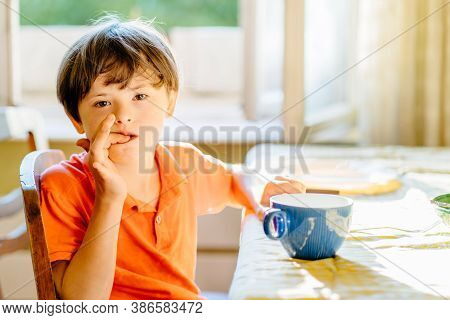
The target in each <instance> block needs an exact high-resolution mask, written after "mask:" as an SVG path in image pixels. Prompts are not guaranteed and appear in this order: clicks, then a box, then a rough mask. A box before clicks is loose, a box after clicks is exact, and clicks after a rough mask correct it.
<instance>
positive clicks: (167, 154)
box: [82, 141, 188, 213]
mask: <svg viewBox="0 0 450 320" xmlns="http://www.w3.org/2000/svg"><path fill="white" fill-rule="evenodd" d="M87 154H88V153H87V152H86V151H84V152H83V153H82V159H83V161H82V163H83V168H84V171H85V172H86V173H87V176H88V178H89V181H90V183H91V185H92V188H93V190H95V180H94V176H93V175H92V172H91V171H90V168H89V165H88V157H87ZM155 160H156V163H157V165H158V170H159V176H160V181H161V190H160V197H159V201H158V206H157V207H158V208H154V207H153V206H152V205H151V204H150V202H144V201H141V200H139V199H136V198H134V197H133V196H131V195H130V194H127V197H126V199H125V204H124V205H125V206H127V207H130V208H133V207H136V208H137V210H138V211H146V212H147V211H148V212H153V211H158V212H159V213H162V212H163V211H164V210H165V209H167V208H168V207H169V206H170V205H172V204H173V203H174V202H175V200H177V199H178V197H179V196H180V195H181V194H182V193H183V187H184V186H185V185H186V184H187V182H188V181H187V177H186V175H185V174H184V173H183V171H182V169H181V167H180V164H179V162H178V161H177V160H176V159H175V157H174V156H173V154H172V152H171V151H170V150H169V148H168V147H166V146H165V145H164V144H163V142H161V141H160V142H158V143H157V144H156V147H155Z"/></svg>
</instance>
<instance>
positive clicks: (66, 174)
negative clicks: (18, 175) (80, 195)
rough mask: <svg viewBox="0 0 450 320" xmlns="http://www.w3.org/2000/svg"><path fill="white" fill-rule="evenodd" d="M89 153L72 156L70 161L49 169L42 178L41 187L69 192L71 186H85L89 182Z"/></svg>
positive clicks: (84, 152) (59, 163)
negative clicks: (87, 161) (87, 157)
mask: <svg viewBox="0 0 450 320" xmlns="http://www.w3.org/2000/svg"><path fill="white" fill-rule="evenodd" d="M86 156H87V152H86V151H83V152H81V153H74V154H72V155H71V156H70V157H69V159H68V160H63V161H60V162H58V163H56V164H54V165H52V166H50V167H48V168H47V169H45V170H44V171H43V172H42V173H41V176H40V187H41V189H42V188H47V189H52V190H61V191H62V190H67V189H68V188H70V186H74V185H78V186H83V184H84V183H87V182H88V174H89V171H88V170H87V167H86V166H87V163H86V160H87V159H86Z"/></svg>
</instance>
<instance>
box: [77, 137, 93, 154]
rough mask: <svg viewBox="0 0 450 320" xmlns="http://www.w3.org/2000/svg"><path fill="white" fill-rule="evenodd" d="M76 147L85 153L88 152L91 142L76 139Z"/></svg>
mask: <svg viewBox="0 0 450 320" xmlns="http://www.w3.org/2000/svg"><path fill="white" fill-rule="evenodd" d="M77 146H79V147H81V148H83V149H84V150H86V151H87V152H89V148H90V146H91V142H90V141H89V139H85V138H83V139H78V141H77Z"/></svg>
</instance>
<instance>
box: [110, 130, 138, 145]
mask: <svg viewBox="0 0 450 320" xmlns="http://www.w3.org/2000/svg"><path fill="white" fill-rule="evenodd" d="M112 133H117V134H121V135H123V136H127V137H130V139H129V140H128V141H126V142H118V143H117V144H125V143H128V142H130V141H132V140H135V139H136V138H137V137H138V135H137V134H135V133H132V132H127V131H117V132H112Z"/></svg>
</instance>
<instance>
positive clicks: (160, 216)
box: [40, 142, 253, 299]
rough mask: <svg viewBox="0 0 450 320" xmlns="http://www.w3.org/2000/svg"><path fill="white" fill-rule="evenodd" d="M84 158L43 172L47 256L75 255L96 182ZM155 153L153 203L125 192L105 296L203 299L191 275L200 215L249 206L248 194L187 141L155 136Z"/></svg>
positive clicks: (225, 169) (221, 166)
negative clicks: (155, 194) (157, 188)
mask: <svg viewBox="0 0 450 320" xmlns="http://www.w3.org/2000/svg"><path fill="white" fill-rule="evenodd" d="M87 160H88V158H87V153H86V152H82V153H80V154H73V155H71V157H70V159H69V160H65V161H62V162H60V163H58V164H56V165H53V166H51V167H50V168H48V169H47V170H45V171H44V172H43V173H42V175H41V191H40V192H41V193H40V200H41V212H42V217H43V220H44V228H45V235H46V239H47V246H48V252H49V256H50V261H51V262H53V261H57V260H71V259H72V257H73V256H74V254H75V253H76V252H77V250H78V249H79V247H80V245H81V244H82V241H83V237H84V234H85V233H86V230H87V228H88V225H89V221H90V219H91V216H92V214H93V206H94V200H95V182H94V178H93V175H92V173H91V172H90V170H89V166H88V162H87ZM155 160H156V163H157V164H158V168H159V174H160V179H161V192H160V197H159V201H158V205H157V207H156V208H154V207H153V206H152V205H151V204H150V203H145V202H142V201H140V200H139V199H135V198H133V197H132V196H131V195H129V194H128V196H127V198H126V200H125V203H124V206H123V214H122V220H121V223H120V229H119V237H118V243H117V260H116V270H115V275H114V284H113V288H112V292H111V296H110V299H204V298H203V297H202V296H201V295H200V290H199V288H198V286H197V285H196V284H195V282H194V276H195V266H196V253H197V216H198V215H201V214H207V213H216V212H219V211H221V210H222V209H223V208H224V207H225V205H226V204H227V203H229V202H230V201H231V202H233V203H239V204H242V205H243V206H244V207H247V208H248V209H249V210H250V211H251V210H252V201H253V200H252V199H253V198H251V196H250V195H249V193H248V192H246V191H245V190H244V189H243V188H242V184H241V183H240V182H239V181H238V179H236V177H235V175H233V174H232V173H231V170H230V168H228V167H227V165H226V164H224V163H223V162H221V161H220V160H217V159H214V158H212V157H210V156H206V155H204V154H203V153H202V152H201V151H200V150H199V149H197V148H196V147H194V146H193V145H191V144H189V143H177V142H159V143H158V144H157V146H156V149H155ZM81 249H82V248H81ZM95 263H96V262H95V261H93V264H94V267H95Z"/></svg>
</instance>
